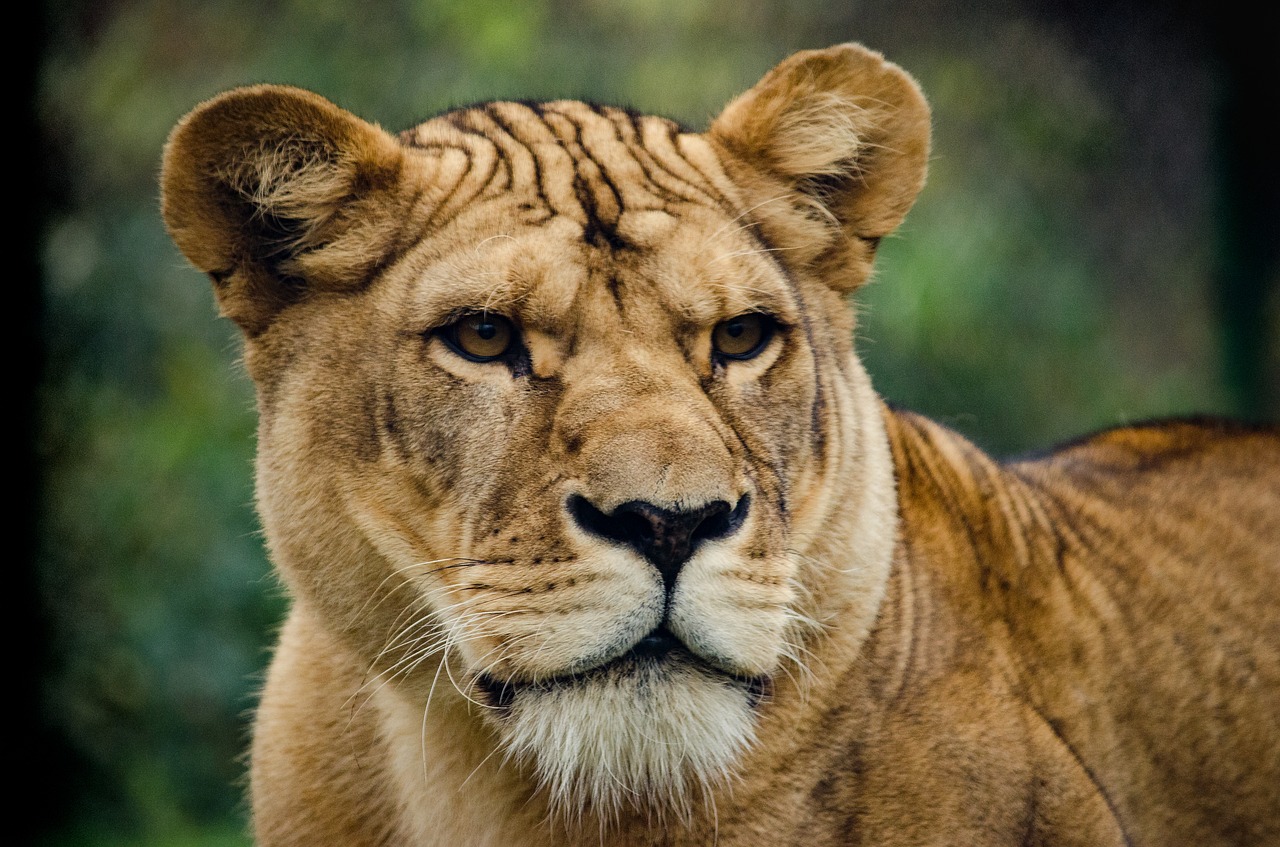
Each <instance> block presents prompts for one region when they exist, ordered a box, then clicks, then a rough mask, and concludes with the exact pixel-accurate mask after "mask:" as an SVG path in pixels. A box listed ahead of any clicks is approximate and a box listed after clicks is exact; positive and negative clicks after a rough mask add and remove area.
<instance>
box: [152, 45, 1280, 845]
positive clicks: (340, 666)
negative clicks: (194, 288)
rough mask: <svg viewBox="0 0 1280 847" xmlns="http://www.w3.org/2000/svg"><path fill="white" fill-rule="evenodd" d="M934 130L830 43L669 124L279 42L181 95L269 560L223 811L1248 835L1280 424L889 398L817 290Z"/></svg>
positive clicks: (348, 837) (1277, 760)
mask: <svg viewBox="0 0 1280 847" xmlns="http://www.w3.org/2000/svg"><path fill="white" fill-rule="evenodd" d="M928 154H929V113H928V107H927V105H926V103H925V100H924V98H923V97H922V95H921V94H920V91H919V89H918V88H917V86H916V85H915V83H914V82H913V81H912V80H911V79H910V77H909V76H908V75H907V74H906V73H904V72H903V71H902V70H900V69H899V68H897V67H896V66H895V65H892V64H890V63H888V62H885V61H884V60H883V59H882V57H880V56H879V55H878V54H876V53H873V52H871V51H868V50H866V49H864V48H862V47H859V46H857V45H841V46H837V47H833V48H831V49H829V50H821V51H809V52H805V53H800V54H797V55H795V56H793V57H791V58H790V59H788V60H786V61H785V62H783V63H782V64H781V65H779V66H778V67H777V68H775V69H774V70H773V71H771V72H770V73H769V74H768V75H767V76H766V77H765V78H764V79H763V80H762V81H761V82H760V84H759V85H757V86H756V87H755V88H753V89H751V90H750V91H748V92H747V93H745V94H744V95H742V96H741V97H739V98H738V99H736V100H735V101H733V102H732V103H731V104H730V105H729V106H728V107H726V109H725V110H724V112H723V113H722V114H721V115H720V117H718V118H717V119H716V120H715V121H714V122H713V123H712V125H711V127H710V129H709V130H708V131H707V132H706V133H703V134H697V133H692V132H685V131H682V130H680V129H679V128H678V127H676V126H675V125H674V124H671V123H670V122H668V121H665V120H663V119H660V118H656V117H651V116H638V115H633V114H630V113H627V112H624V111H621V110H617V109H611V108H608V107H600V106H591V105H588V104H583V103H578V102H572V101H562V102H555V103H544V104H537V105H529V104H520V103H491V104H484V105H481V106H477V107H472V108H470V109H465V110H461V111H457V112H452V113H448V114H445V115H441V116H439V117H437V118H434V119H432V120H430V121H427V122H426V123H424V124H422V125H421V126H418V127H416V128H414V129H411V130H409V131H407V132H405V133H402V134H401V135H399V136H392V135H390V134H388V133H386V132H385V131H383V130H382V129H380V128H378V127H376V126H373V125H371V124H369V123H366V122H364V121H362V120H360V119H359V118H356V117H355V116H353V115H351V114H349V113H347V112H345V111H343V110H341V109H339V108H338V107H336V106H334V105H333V104H331V103H328V102H327V101H325V100H323V99H322V98H320V97H318V96H316V95H314V94H310V93H307V92H302V91H298V90H296V89H291V88H286V87H279V86H259V87H254V88H248V89H240V90H236V91H232V92H229V93H227V94H225V95H222V96H220V97H217V98H214V99H213V100H211V101H209V102H207V103H204V104H202V105H200V106H199V107H198V108H196V109H195V110H194V111H193V112H192V113H191V114H190V115H188V116H187V117H186V118H184V119H183V121H182V122H181V123H180V124H179V125H178V126H177V127H176V128H175V130H174V132H173V135H172V136H171V138H170V141H169V145H168V147H167V150H166V154H165V160H164V168H163V175H162V183H163V205H164V214H165V220H166V222H167V224H168V226H169V229H170V231H171V233H172V234H173V237H174V239H175V241H176V242H177V244H178V245H179V246H180V247H181V249H182V250H183V251H184V253H185V254H186V255H187V257H188V258H189V259H190V260H191V262H192V263H193V264H195V265H196V266H197V267H198V268H200V269H201V270H203V271H205V272H207V273H209V274H210V275H211V276H212V278H213V280H214V286H215V291H216V293H217V296H218V302H219V304H220V307H221V309H222V311H223V313H224V314H225V315H227V316H228V317H229V318H231V319H232V320H234V321H236V322H237V324H239V326H240V327H241V328H242V329H243V330H244V336H245V362H246V364H247V367H248V369H249V372H250V374H251V375H252V376H253V378H254V380H255V382H256V385H257V387H258V401H259V413H260V426H259V443H258V466H257V470H258V479H257V485H258V508H259V511H260V514H261V517H262V521H263V525H264V528H265V531H266V537H267V540H268V543H269V547H270V554H271V556H272V559H273V561H274V562H275V564H276V566H277V568H278V571H279V573H280V575H281V577H282V579H283V581H284V583H285V584H286V586H287V587H288V590H289V592H290V595H291V597H292V607H291V611H290V614H289V619H288V621H287V623H286V624H285V626H284V628H283V630H282V632H281V634H280V640H279V645H278V647H277V650H276V652H275V656H274V661H273V663H272V666H271V670H270V674H269V678H268V681H267V685H266V688H265V690H264V692H263V697H262V702H261V705H260V708H259V709H258V712H257V716H256V721H255V730H254V740H253V750H252V773H251V777H252V800H253V811H254V827H255V831H256V836H257V839H258V841H259V842H260V843H262V844H264V845H317V844H334V845H343V847H358V845H432V844H439V845H463V844H465V845H495V847H496V845H553V844H555V845H572V844H611V845H612V844H617V845H659V844H663V845H686V844H687V845H695V844H696V845H705V844H713V843H714V844H719V845H760V844H803V845H806V847H825V845H847V844H867V845H871V844H875V845H889V847H893V846H894V845H915V844H948V845H951V844H982V845H1004V844H1008V845H1025V844H1053V845H1091V847H1092V846H1093V845H1108V844H1112V845H1116V844H1145V845H1168V844H1197V845H1226V844H1276V843H1280V599H1277V598H1278V597H1280V592H1277V590H1276V585H1277V581H1278V580H1280V434H1277V432H1276V431H1275V430H1267V429H1262V428H1257V429H1246V428H1242V427H1232V426H1227V425H1224V424H1216V423H1198V424H1197V423H1190V422H1186V423H1168V424H1163V425H1152V426H1146V427H1132V428H1127V429H1121V430H1117V431H1114V432H1111V433H1106V434H1103V435H1100V436H1097V437H1095V438H1092V439H1088V440H1085V441H1082V442H1080V443H1078V444H1075V445H1072V446H1069V447H1065V448H1063V449H1061V450H1059V451H1056V452H1054V453H1051V454H1048V455H1047V456H1046V457H1044V458H1040V459H1036V460H1027V461H1022V462H1013V463H1008V464H1003V465H1001V464H998V463H996V462H994V461H992V460H991V459H989V458H988V457H986V456H984V455H982V454H981V453H980V452H979V451H978V450H976V449H975V448H974V447H973V446H972V445H969V444H968V443H967V442H965V441H964V440H963V439H962V438H960V437H959V436H957V435H955V434H954V433H951V432H948V431H946V430H945V429H943V428H941V427H939V426H937V425H936V424H933V423H931V422H929V421H927V420H924V419H921V418H918V417H916V416H914V415H910V414H908V413H903V412H897V411H893V410H890V409H888V408H886V407H885V406H884V405H883V403H882V402H881V401H880V400H879V399H878V397H877V395H876V394H875V392H874V390H873V389H872V387H871V385H870V382H869V380H868V378H867V376H866V373H865V371H864V370H863V369H862V367H861V365H860V364H859V362H858V360H857V358H856V356H855V353H854V350H853V345H852V337H853V334H852V329H853V315H852V312H851V310H850V308H849V306H848V305H847V303H846V302H845V295H846V294H848V293H849V292H851V291H854V290H856V289H857V288H858V286H859V285H860V284H861V283H862V282H863V281H865V279H866V278H867V276H868V274H869V273H870V272H871V263H872V260H873V257H874V252H875V247H876V244H877V243H878V240H879V239H880V238H881V237H883V236H884V235H887V234H889V233H890V232H892V231H893V229H894V228H895V227H897V225H898V224H899V223H900V222H901V221H902V219H903V217H904V216H905V215H906V213H907V210H908V209H909V208H910V206H911V203H912V201H913V200H914V198H915V196H916V193H917V192H918V191H919V189H920V187H921V185H922V184H923V181H924V176H925V167H926V162H927V158H928ZM755 314H764V315H768V316H771V317H772V319H773V320H774V321H776V327H777V329H776V333H775V334H774V335H773V336H772V337H769V338H768V340H767V342H766V343H764V344H763V345H761V346H759V347H757V348H755V349H753V350H752V351H751V353H750V355H747V356H746V357H745V358H742V359H734V358H731V357H728V356H726V355H725V353H724V349H723V348H717V347H715V346H714V345H715V344H718V343H719V342H717V341H715V340H714V339H716V338H719V337H720V336H719V335H717V333H719V332H720V331H721V330H720V329H717V327H718V326H719V327H721V328H723V327H724V326H727V325H728V324H724V323H722V322H730V323H732V322H733V320H734V319H737V318H738V317H739V316H742V315H755ZM466 315H481V316H485V317H486V319H488V316H493V317H495V318H497V319H506V320H509V321H510V322H511V325H512V326H513V328H514V333H515V337H516V338H517V339H518V344H517V346H516V347H513V348H511V349H509V350H508V351H506V352H504V353H503V354H502V356H501V357H500V358H498V359H495V360H492V361H483V360H478V359H483V358H484V357H483V356H480V357H478V358H477V356H476V355H474V354H473V353H470V352H466V351H467V350H468V349H470V348H464V347H462V346H459V345H460V343H461V342H460V341H459V338H460V336H457V335H454V334H452V333H453V332H454V330H452V329H450V327H452V326H453V325H454V324H455V322H456V321H458V320H459V319H460V318H463V317H464V316H466ZM763 325H764V326H766V327H767V326H768V325H769V323H768V321H767V320H766V321H765V323H764V324H763ZM736 326H737V325H736V324H735V327H736ZM726 331H727V330H726ZM733 331H734V332H737V331H738V330H737V329H734V330H733ZM766 337H767V336H766ZM649 533H652V537H650V535H649ZM682 533H683V534H682ZM655 539H656V540H655ZM680 544H684V545H686V546H685V547H679V545H680ZM673 551H676V552H673ZM646 636H652V637H649V638H646ZM655 644H657V645H660V646H659V647H654V646H653V645H655ZM646 651H648V652H646Z"/></svg>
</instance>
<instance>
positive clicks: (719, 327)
mask: <svg viewBox="0 0 1280 847" xmlns="http://www.w3.org/2000/svg"><path fill="white" fill-rule="evenodd" d="M773 330H774V323H773V319H772V318H770V317H769V316H768V315H762V314H760V313H759V312H751V313H749V314H745V315H738V316H737V317H736V318H730V319H729V320H727V321H721V322H720V323H718V324H716V328H715V329H713V330H712V331H711V348H712V350H713V351H714V352H715V354H716V355H718V356H720V357H722V358H725V359H738V360H741V359H754V358H755V357H756V356H758V355H760V352H761V351H762V350H764V348H765V346H766V345H768V343H769V339H771V338H772V337H773Z"/></svg>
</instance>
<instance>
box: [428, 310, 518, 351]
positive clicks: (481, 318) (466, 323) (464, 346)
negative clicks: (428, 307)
mask: <svg viewBox="0 0 1280 847" xmlns="http://www.w3.org/2000/svg"><path fill="white" fill-rule="evenodd" d="M441 337H443V338H444V340H445V342H446V343H447V344H448V345H449V347H451V348H452V349H453V351H454V352H455V353H457V354H458V355H459V356H462V357H463V358H464V359H470V360H471V361H473V362H491V361H493V360H494V359H499V358H501V357H502V356H503V355H505V354H506V353H507V352H508V351H509V350H510V349H511V346H512V343H513V342H514V341H515V337H516V330H515V327H513V326H512V325H511V321H509V320H507V319H506V318H504V317H502V316H501V315H490V314H487V313H484V312H479V313H476V314H472V315H467V316H466V317H464V318H462V319H461V320H459V321H457V322H455V323H453V324H450V325H449V326H447V327H445V328H444V331H443V332H442V333H441Z"/></svg>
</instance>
